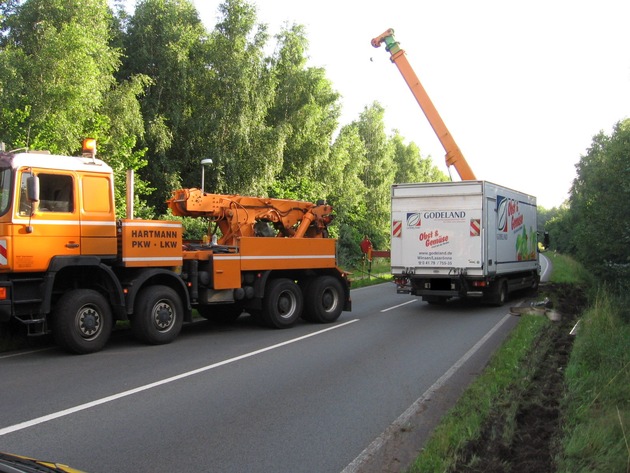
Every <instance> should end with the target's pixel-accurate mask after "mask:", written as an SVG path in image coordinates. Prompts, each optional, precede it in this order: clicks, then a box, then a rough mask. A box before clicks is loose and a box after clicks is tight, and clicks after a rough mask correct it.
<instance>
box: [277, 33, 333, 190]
mask: <svg viewBox="0 0 630 473" xmlns="http://www.w3.org/2000/svg"><path fill="white" fill-rule="evenodd" d="M276 39H277V40H278V47H277V52H276V53H275V55H274V57H273V58H272V61H271V70H272V73H273V75H274V78H275V82H276V84H277V85H276V87H275V89H276V90H275V100H274V103H273V106H272V107H271V109H270V111H269V114H268V117H267V122H268V123H269V124H270V125H271V126H273V127H275V128H277V129H281V130H283V131H284V132H285V134H284V136H285V140H284V148H283V154H282V171H281V173H280V175H279V176H278V177H279V180H280V183H279V185H280V186H284V187H287V188H291V187H293V186H294V183H296V182H302V183H304V182H305V181H312V180H313V178H314V176H315V174H316V173H317V169H318V167H320V166H321V165H322V164H323V163H324V162H325V161H327V157H328V155H329V152H330V144H331V142H332V137H333V134H334V132H335V130H336V129H337V125H338V119H339V115H340V106H339V94H338V93H337V92H335V91H334V90H333V87H332V83H331V82H330V81H329V80H328V79H326V73H325V71H324V69H322V68H315V67H306V62H307V56H306V51H307V48H308V41H307V39H306V36H305V32H304V27H303V26H298V25H293V26H292V27H291V28H285V29H283V30H282V31H281V33H280V34H279V35H278V36H276ZM312 187H314V188H315V189H317V188H318V187H321V183H318V182H313V185H312ZM304 198H306V197H304Z"/></svg>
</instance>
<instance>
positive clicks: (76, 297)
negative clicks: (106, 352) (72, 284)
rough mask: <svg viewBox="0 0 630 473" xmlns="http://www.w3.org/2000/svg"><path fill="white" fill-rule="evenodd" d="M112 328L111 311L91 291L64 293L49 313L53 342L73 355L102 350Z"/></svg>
mask: <svg viewBox="0 0 630 473" xmlns="http://www.w3.org/2000/svg"><path fill="white" fill-rule="evenodd" d="M112 326H113V318H112V311H111V308H110V306H109V303H108V302H107V299H105V297H104V296H103V295H102V294H101V293H100V292H98V291H95V290H93V289H74V290H72V291H68V292H66V293H65V294H64V295H63V296H61V298H60V299H59V301H58V302H57V304H56V306H55V309H54V311H53V314H52V330H53V337H54V339H55V342H56V343H57V345H59V346H60V347H62V348H63V349H65V350H67V351H70V352H73V353H80V354H85V353H94V352H96V351H99V350H102V349H103V347H104V346H105V344H106V343H107V340H109V336H110V335H111V333H112Z"/></svg>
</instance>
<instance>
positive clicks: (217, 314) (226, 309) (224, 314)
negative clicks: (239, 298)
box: [197, 304, 243, 324]
mask: <svg viewBox="0 0 630 473" xmlns="http://www.w3.org/2000/svg"><path fill="white" fill-rule="evenodd" d="M197 312H199V315H201V316H202V317H203V318H204V319H206V320H209V321H210V322H218V323H220V324H229V323H232V322H235V321H236V319H238V318H239V317H240V316H241V314H242V313H243V307H241V305H239V304H215V305H200V306H199V307H197Z"/></svg>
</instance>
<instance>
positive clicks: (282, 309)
mask: <svg viewBox="0 0 630 473" xmlns="http://www.w3.org/2000/svg"><path fill="white" fill-rule="evenodd" d="M276 307H277V309H278V315H279V316H280V317H281V318H283V319H290V318H291V317H292V316H293V314H295V309H296V307H297V299H296V297H295V294H293V292H291V291H282V293H280V295H279V297H278V304H277V305H276Z"/></svg>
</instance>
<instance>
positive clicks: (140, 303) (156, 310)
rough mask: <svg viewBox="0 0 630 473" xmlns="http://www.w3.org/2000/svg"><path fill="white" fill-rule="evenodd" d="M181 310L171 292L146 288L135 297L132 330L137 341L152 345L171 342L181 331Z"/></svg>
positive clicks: (182, 311)
mask: <svg viewBox="0 0 630 473" xmlns="http://www.w3.org/2000/svg"><path fill="white" fill-rule="evenodd" d="M183 323H184V308H183V304H182V301H181V299H180V297H179V295H178V294H177V292H175V290H174V289H172V288H170V287H168V286H148V287H146V288H144V289H142V290H141V291H140V292H139V293H138V295H137V296H136V302H135V305H134V311H133V316H132V317H131V330H132V331H133V333H134V335H135V336H136V338H138V339H139V340H141V341H143V342H146V343H150V344H152V345H162V344H165V343H170V342H172V341H173V340H175V338H176V337H177V335H179V332H180V331H181V329H182V324H183Z"/></svg>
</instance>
